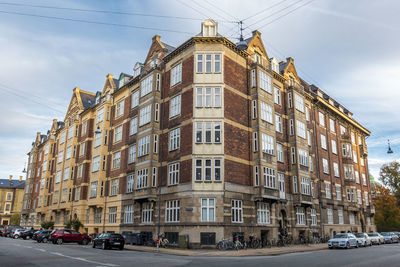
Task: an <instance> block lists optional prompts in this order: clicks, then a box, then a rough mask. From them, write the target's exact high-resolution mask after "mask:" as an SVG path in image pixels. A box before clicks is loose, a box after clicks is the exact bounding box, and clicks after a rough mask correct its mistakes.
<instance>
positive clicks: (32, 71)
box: [0, 0, 400, 178]
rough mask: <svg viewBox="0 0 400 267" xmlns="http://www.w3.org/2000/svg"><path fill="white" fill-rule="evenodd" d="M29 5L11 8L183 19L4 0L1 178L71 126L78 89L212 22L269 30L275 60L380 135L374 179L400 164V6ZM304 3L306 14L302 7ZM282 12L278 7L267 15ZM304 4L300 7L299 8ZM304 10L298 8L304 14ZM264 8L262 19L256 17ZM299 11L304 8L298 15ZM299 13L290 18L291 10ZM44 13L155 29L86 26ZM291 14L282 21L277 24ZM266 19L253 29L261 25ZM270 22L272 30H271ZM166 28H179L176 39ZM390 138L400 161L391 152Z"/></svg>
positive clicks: (372, 145) (227, 31)
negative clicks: (59, 128) (57, 129)
mask: <svg viewBox="0 0 400 267" xmlns="http://www.w3.org/2000/svg"><path fill="white" fill-rule="evenodd" d="M307 2H308V1H307V0H286V1H282V0H252V1H248V2H246V5H243V1H237V0H218V1H211V0H202V1H200V0H193V1H185V0H165V1H133V0H132V1H111V0H109V1H72V0H71V1H50V0H48V1H45V0H43V1H22V0H17V1H13V2H12V3H19V4H24V5H25V4H27V5H33V4H34V5H43V6H56V7H68V8H76V9H92V10H93V9H94V10H109V11H117V12H129V13H141V14H155V15H161V16H173V17H185V18H192V19H190V20H187V19H178V18H174V19H168V18H162V17H144V16H133V15H122V14H105V13H99V12H98V13H93V12H78V11H70V10H65V9H64V10H59V9H45V8H34V7H27V6H15V5H6V4H4V3H5V2H0V55H1V61H0V62H1V64H0V114H5V116H2V117H0V125H2V127H1V128H0V177H1V178H7V177H8V175H10V174H11V175H13V176H14V177H18V176H19V175H23V174H22V173H21V171H22V169H23V167H24V163H25V162H26V161H27V156H26V153H27V152H28V151H29V150H30V148H31V143H32V141H34V138H35V134H36V132H38V131H40V132H42V133H45V132H46V131H47V130H48V129H49V128H50V126H51V122H52V119H53V118H57V119H59V120H63V119H64V115H65V111H66V109H67V106H68V104H69V101H70V97H71V93H72V89H73V88H74V87H75V86H78V87H80V88H81V89H83V90H88V91H93V92H94V91H98V90H101V89H102V86H103V84H104V81H105V76H106V75H107V73H112V74H113V75H114V76H115V77H118V75H119V73H121V72H126V73H132V72H133V71H132V69H133V66H134V64H135V63H136V62H137V61H140V62H143V60H144V58H145V56H146V53H147V51H148V48H149V45H150V43H151V38H152V37H153V36H154V35H155V34H158V35H161V40H162V41H163V42H166V43H168V44H170V45H173V46H178V45H179V44H181V43H182V42H184V41H185V40H187V39H189V38H190V37H191V36H192V35H195V34H197V33H198V32H199V31H200V20H197V19H205V18H209V17H210V18H213V19H215V20H217V21H218V22H219V32H220V33H221V34H222V35H224V36H227V37H230V38H232V37H237V36H238V31H237V27H236V26H235V24H233V23H231V21H237V20H243V19H245V18H248V19H246V20H244V27H248V26H249V25H251V26H250V27H249V28H247V29H246V30H245V32H244V33H245V35H246V36H245V37H247V36H249V34H250V33H251V31H252V30H255V29H258V30H259V31H260V32H261V33H262V37H263V41H264V44H265V46H266V49H267V52H268V55H269V56H270V57H271V56H275V57H277V58H278V59H279V60H284V59H285V58H286V57H289V56H291V57H293V58H294V59H295V64H296V67H297V70H298V72H299V74H300V75H301V76H302V77H303V78H304V79H305V80H306V81H308V82H309V83H314V84H316V85H318V86H319V87H320V88H321V89H322V90H324V91H326V92H327V93H328V94H329V95H331V96H332V97H333V98H335V99H336V100H337V101H338V102H340V103H341V104H343V105H344V106H346V107H347V108H348V109H349V110H350V111H352V112H353V113H354V115H355V118H356V119H357V120H358V121H359V122H360V123H361V124H363V125H364V126H366V127H367V128H368V129H369V130H371V131H372V135H371V136H370V137H369V138H368V139H367V144H368V146H369V165H370V172H371V173H372V174H373V175H374V176H378V173H379V168H380V166H381V165H382V164H383V163H385V162H389V161H391V160H394V159H399V158H400V156H399V155H400V123H399V116H398V114H399V111H400V105H399V104H398V101H399V100H400V90H399V89H400V88H399V74H400V50H399V47H400V37H399V36H400V35H399V31H400V28H399V25H400V19H399V15H398V10H400V2H398V1H386V0H370V1H362V0H347V1H340V2H339V1H335V0H315V1H313V2H311V3H309V4H307V5H305V4H306V3H307ZM302 5H305V6H303V7H300V6H302ZM270 6H274V7H272V8H267V7H270ZM298 7H299V8H298ZM296 8H298V9H296ZM264 9H266V10H265V11H264V12H262V13H260V14H259V15H256V16H254V14H256V13H258V12H259V11H262V10H264ZM295 9H296V10H295ZM291 10H294V11H293V12H292V13H290V14H288V15H286V16H284V15H285V14H286V13H288V12H290V11H291ZM2 12H17V13H24V14H33V15H36V16H53V17H59V18H60V17H61V18H68V19H76V20H87V21H98V22H105V23H114V24H125V25H131V26H139V27H147V28H156V29H158V30H143V29H135V28H129V27H116V26H108V25H98V24H87V23H79V22H72V21H65V20H56V19H48V18H40V17H32V16H21V15H16V14H7V13H2ZM281 16H283V17H282V18H279V17H281ZM255 22H258V23H256V24H254V25H252V24H253V23H255ZM266 24H268V25H267V26H264V25H266ZM263 26H264V27H263ZM162 29H167V30H174V31H181V32H187V33H175V32H168V31H161V30H162ZM387 139H391V144H392V148H393V150H394V151H395V153H394V154H392V155H388V154H386V150H387Z"/></svg>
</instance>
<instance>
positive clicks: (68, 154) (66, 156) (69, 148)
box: [65, 146, 72, 159]
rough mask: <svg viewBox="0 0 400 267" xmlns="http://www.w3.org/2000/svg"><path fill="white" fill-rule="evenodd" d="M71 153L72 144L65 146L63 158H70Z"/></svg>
mask: <svg viewBox="0 0 400 267" xmlns="http://www.w3.org/2000/svg"><path fill="white" fill-rule="evenodd" d="M71 154H72V146H69V147H67V152H66V154H65V159H70V158H71Z"/></svg>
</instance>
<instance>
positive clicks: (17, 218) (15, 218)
mask: <svg viewBox="0 0 400 267" xmlns="http://www.w3.org/2000/svg"><path fill="white" fill-rule="evenodd" d="M20 223H21V213H14V214H13V215H11V219H10V224H11V225H20Z"/></svg>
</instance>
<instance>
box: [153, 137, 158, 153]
mask: <svg viewBox="0 0 400 267" xmlns="http://www.w3.org/2000/svg"><path fill="white" fill-rule="evenodd" d="M153 153H154V154H157V153H158V135H157V134H155V135H153Z"/></svg>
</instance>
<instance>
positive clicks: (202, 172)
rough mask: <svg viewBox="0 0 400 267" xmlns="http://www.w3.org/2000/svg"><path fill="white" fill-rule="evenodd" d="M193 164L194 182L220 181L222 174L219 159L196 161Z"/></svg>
mask: <svg viewBox="0 0 400 267" xmlns="http://www.w3.org/2000/svg"><path fill="white" fill-rule="evenodd" d="M213 163H214V164H213ZM195 164H196V166H195V180H196V181H202V180H205V181H211V180H214V181H221V179H222V173H221V160H220V159H214V160H213V159H196V160H195Z"/></svg>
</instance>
